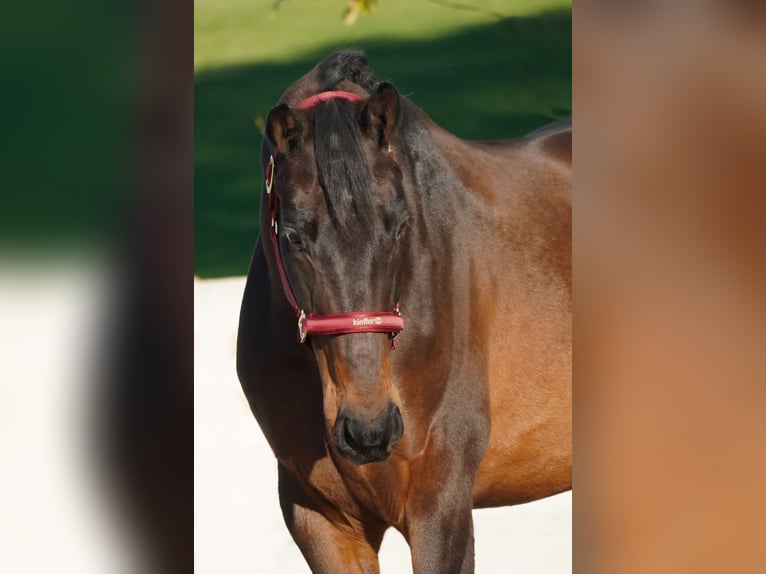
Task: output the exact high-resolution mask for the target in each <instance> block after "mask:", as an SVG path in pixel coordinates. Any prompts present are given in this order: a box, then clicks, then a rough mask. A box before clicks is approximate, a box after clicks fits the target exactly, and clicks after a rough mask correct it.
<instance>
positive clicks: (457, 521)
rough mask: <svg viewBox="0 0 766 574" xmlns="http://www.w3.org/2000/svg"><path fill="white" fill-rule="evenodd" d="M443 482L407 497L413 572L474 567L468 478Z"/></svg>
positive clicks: (446, 572) (462, 572) (451, 572)
mask: <svg viewBox="0 0 766 574" xmlns="http://www.w3.org/2000/svg"><path fill="white" fill-rule="evenodd" d="M461 482H462V484H455V483H454V482H453V483H447V484H444V483H442V485H441V488H439V489H435V490H432V491H428V492H423V493H419V494H418V495H416V496H414V497H412V499H411V500H410V504H409V508H408V514H409V515H410V519H409V521H408V528H407V530H408V534H409V543H410V548H411V549H412V571H413V574H436V573H443V574H471V573H473V571H474V546H473V516H472V508H473V497H472V494H471V490H472V489H471V485H470V484H468V483H469V482H471V481H461Z"/></svg>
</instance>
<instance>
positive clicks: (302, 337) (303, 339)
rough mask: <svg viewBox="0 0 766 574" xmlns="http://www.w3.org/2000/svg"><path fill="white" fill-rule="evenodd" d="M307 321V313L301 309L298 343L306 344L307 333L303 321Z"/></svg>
mask: <svg viewBox="0 0 766 574" xmlns="http://www.w3.org/2000/svg"><path fill="white" fill-rule="evenodd" d="M305 320H306V312H305V311H304V310H303V309H301V314H300V316H299V317H298V341H300V342H301V343H305V342H306V332H305V331H304V330H303V321H305Z"/></svg>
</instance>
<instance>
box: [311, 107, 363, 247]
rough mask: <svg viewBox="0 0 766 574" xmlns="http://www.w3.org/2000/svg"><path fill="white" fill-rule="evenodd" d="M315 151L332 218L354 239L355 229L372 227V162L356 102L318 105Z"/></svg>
mask: <svg viewBox="0 0 766 574" xmlns="http://www.w3.org/2000/svg"><path fill="white" fill-rule="evenodd" d="M313 116H314V154H315V157H316V166H317V173H318V174H319V183H320V184H321V187H322V191H323V193H324V196H325V201H326V202H327V209H328V212H329V214H330V218H331V220H332V222H333V224H334V225H335V227H336V228H337V229H338V230H339V231H340V233H341V235H342V236H343V237H345V238H346V239H350V238H351V236H352V233H353V232H354V230H355V229H358V228H360V227H361V228H362V229H365V230H367V231H368V232H369V231H370V230H371V229H372V223H373V213H372V199H371V197H370V185H371V176H370V166H369V164H368V162H367V156H366V154H365V152H364V144H363V142H362V136H361V131H360V128H359V124H358V121H357V118H356V114H355V112H354V109H353V107H352V105H351V104H350V103H349V102H346V101H345V100H330V101H327V102H323V103H320V104H318V105H317V106H316V107H315V108H314V114H313Z"/></svg>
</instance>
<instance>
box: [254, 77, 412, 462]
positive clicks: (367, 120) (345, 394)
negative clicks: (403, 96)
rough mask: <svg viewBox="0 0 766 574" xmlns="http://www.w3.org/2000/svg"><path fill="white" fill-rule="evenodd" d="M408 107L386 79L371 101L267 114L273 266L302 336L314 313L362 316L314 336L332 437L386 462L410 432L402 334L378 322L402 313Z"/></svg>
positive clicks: (328, 96) (323, 99)
mask: <svg viewBox="0 0 766 574" xmlns="http://www.w3.org/2000/svg"><path fill="white" fill-rule="evenodd" d="M339 94H340V95H339ZM343 94H345V96H343ZM341 96H342V97H341ZM399 111H400V101H399V95H398V93H397V92H396V90H395V89H394V88H393V86H391V85H390V84H386V83H381V84H379V85H377V87H376V89H374V90H373V93H372V95H370V96H369V97H367V98H363V97H360V96H358V95H355V94H350V93H346V92H324V93H321V94H319V95H316V96H314V98H310V99H309V100H307V101H306V102H303V103H301V104H299V105H297V106H295V107H290V106H288V105H287V104H286V103H283V104H281V105H279V106H277V107H276V108H274V109H273V110H272V111H271V112H270V114H269V116H268V118H267V120H266V138H267V140H266V143H265V148H266V149H267V150H268V151H269V152H270V154H268V153H267V154H266V155H267V156H269V157H270V159H269V161H270V163H271V165H270V166H267V168H266V173H267V179H268V181H267V192H268V193H270V194H273V195H274V198H273V202H270V203H269V206H270V210H271V219H272V222H271V231H270V233H271V235H272V242H273V244H274V255H275V257H274V264H271V265H270V269H271V273H272V275H273V276H275V277H276V276H279V275H283V276H282V277H281V279H282V285H283V290H284V291H285V295H287V298H288V300H289V301H290V303H291V304H292V306H293V307H294V308H295V309H296V311H297V314H298V315H302V317H300V316H299V320H298V321H299V330H300V331H303V330H304V328H305V326H306V325H309V324H311V323H310V322H311V321H312V318H317V319H320V320H324V321H325V323H330V322H331V321H332V318H336V319H337V318H338V317H343V318H344V319H346V320H348V321H352V322H353V325H354V326H351V327H349V328H348V329H347V330H345V331H344V330H343V329H340V330H338V331H332V330H330V331H322V330H321V329H320V330H318V331H314V332H313V333H312V332H310V331H309V333H310V334H309V336H308V338H307V340H306V343H307V344H308V345H310V347H311V349H312V350H313V352H314V354H315V357H316V360H317V365H318V367H319V372H320V375H321V380H322V385H323V399H324V415H325V421H326V424H327V431H328V435H329V436H330V437H331V441H332V442H333V443H334V445H335V449H336V450H337V452H338V453H339V454H340V455H342V456H343V457H346V458H347V459H349V460H351V461H352V462H354V463H356V464H364V463H368V462H377V461H382V460H385V459H387V458H388V457H389V455H390V453H391V451H392V450H393V448H394V447H395V446H396V444H397V443H398V442H399V440H400V439H401V437H402V434H403V432H404V425H403V422H402V415H401V412H400V404H401V403H400V399H399V396H398V393H397V390H396V387H395V385H394V384H393V379H392V372H391V362H390V353H391V340H390V339H391V336H392V335H393V333H386V332H381V331H384V330H385V328H384V327H383V328H380V329H378V328H376V325H377V326H380V325H381V324H383V325H386V324H388V322H389V321H392V320H395V319H396V318H397V317H395V316H393V315H394V312H393V310H396V312H398V302H399V298H400V290H401V274H402V260H403V253H404V249H403V244H404V242H405V239H404V238H405V235H406V228H407V224H408V221H409V216H408V210H407V203H406V201H405V194H404V190H403V185H402V172H401V170H400V168H399V166H398V165H397V162H396V160H395V149H396V144H397V125H398V119H399ZM275 158H276V159H275ZM276 202H278V204H277V203H276ZM272 205H273V206H276V205H278V207H272ZM263 221H265V222H268V218H266V219H263ZM268 244H269V242H268V241H266V240H265V239H264V245H267V246H268ZM273 284H278V282H277V281H274V282H273ZM277 296H278V297H281V295H277ZM306 317H308V318H306ZM287 319H289V318H286V320H287ZM314 320H316V319H314ZM337 321H340V319H337ZM400 321H401V319H400ZM357 323H358V325H357ZM368 324H369V325H368ZM357 327H358V328H357ZM325 333H327V334H325ZM301 334H302V335H303V336H305V333H301ZM301 338H303V337H301ZM296 344H297V343H296Z"/></svg>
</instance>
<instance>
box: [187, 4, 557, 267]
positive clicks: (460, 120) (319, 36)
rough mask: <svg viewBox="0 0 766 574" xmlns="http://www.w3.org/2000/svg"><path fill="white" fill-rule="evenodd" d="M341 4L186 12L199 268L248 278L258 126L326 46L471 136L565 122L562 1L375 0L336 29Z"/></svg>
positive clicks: (209, 7) (211, 7) (198, 7)
mask: <svg viewBox="0 0 766 574" xmlns="http://www.w3.org/2000/svg"><path fill="white" fill-rule="evenodd" d="M346 7H347V4H346V2H345V1H344V0H281V1H279V2H277V3H275V2H274V0H197V1H196V2H195V4H194V98H195V104H194V148H195V150H194V151H195V159H194V184H195V200H194V202H195V205H194V208H195V209H194V213H195V216H194V217H195V245H194V257H195V262H194V267H195V274H196V275H197V276H199V277H224V276H230V275H244V274H245V273H247V268H248V263H249V261H250V255H251V252H252V249H253V246H254V245H255V242H256V239H257V237H258V233H259V229H258V194H259V193H260V182H261V178H262V175H261V169H260V165H259V162H258V156H259V149H260V145H261V134H260V132H259V129H258V125H262V124H261V122H262V120H263V118H265V117H266V115H267V114H268V112H269V110H270V109H271V108H272V107H273V106H274V104H275V103H276V101H277V99H278V98H279V96H280V95H281V94H282V92H283V91H284V90H285V89H286V88H287V87H288V86H289V85H290V84H292V83H293V82H294V81H295V80H297V79H298V78H299V77H300V76H301V75H302V74H304V73H305V72H307V71H308V70H309V69H311V68H312V67H313V66H314V65H315V64H316V63H317V62H318V61H319V60H321V59H322V58H324V57H325V56H326V55H328V54H329V53H330V52H332V51H333V50H335V49H339V48H345V47H357V48H361V49H363V50H365V52H366V54H367V59H368V61H369V62H370V65H371V67H372V69H373V70H374V71H375V72H376V73H377V75H378V76H379V77H381V78H382V79H385V80H388V81H391V82H392V83H393V84H394V85H395V86H396V87H397V89H398V90H399V92H400V93H401V94H403V95H406V96H408V97H409V98H410V99H412V100H413V101H414V102H415V103H416V104H417V105H418V106H419V107H420V108H422V109H423V110H424V111H425V112H426V113H427V114H428V115H429V116H430V117H431V118H433V120H434V121H436V122H437V123H438V124H440V125H441V126H443V127H445V128H446V129H448V130H450V131H451V132H453V133H454V134H456V135H458V136H460V137H463V138H468V139H487V138H505V137H514V136H518V135H522V134H524V133H526V132H529V131H531V130H533V129H535V128H537V127H540V126H542V125H544V124H546V123H548V122H551V121H554V120H557V119H562V118H567V117H569V116H570V115H571V96H572V88H571V84H572V82H571V77H572V66H571V62H572V57H571V55H572V33H571V24H572V12H571V1H569V0H507V1H500V0H497V1H492V0H460V1H455V2H453V1H452V0H379V4H378V7H377V9H376V10H374V11H373V12H372V13H371V14H363V15H361V16H359V18H358V19H357V20H356V22H355V23H354V24H353V25H352V26H347V25H344V21H343V16H344V12H345V10H346Z"/></svg>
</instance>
